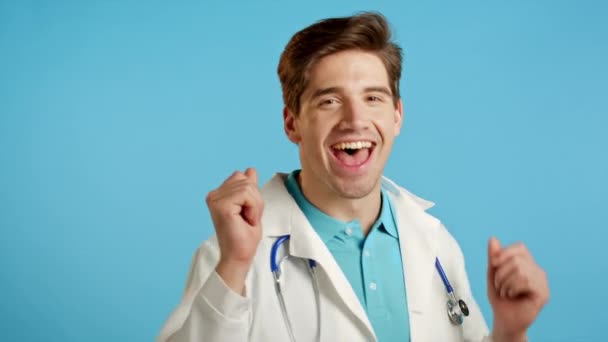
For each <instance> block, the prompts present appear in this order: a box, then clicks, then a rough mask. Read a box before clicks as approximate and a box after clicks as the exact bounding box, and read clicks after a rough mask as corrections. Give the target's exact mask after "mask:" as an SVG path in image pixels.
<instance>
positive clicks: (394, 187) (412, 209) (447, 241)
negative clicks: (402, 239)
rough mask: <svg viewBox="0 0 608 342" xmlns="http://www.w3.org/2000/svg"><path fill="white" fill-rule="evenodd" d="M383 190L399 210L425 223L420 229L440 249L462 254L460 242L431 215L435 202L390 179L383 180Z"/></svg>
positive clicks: (438, 219)
mask: <svg viewBox="0 0 608 342" xmlns="http://www.w3.org/2000/svg"><path fill="white" fill-rule="evenodd" d="M382 188H383V189H384V190H385V191H387V192H388V193H389V194H391V196H390V197H391V198H392V202H393V204H394V205H395V204H396V207H397V210H401V211H406V212H407V215H411V216H414V217H416V221H417V222H423V223H424V224H421V225H420V227H423V229H424V230H426V233H428V234H432V236H433V240H435V242H436V243H438V244H439V246H440V248H443V249H447V250H448V251H451V252H454V253H457V254H458V253H460V248H459V246H458V242H457V241H456V239H455V238H454V236H453V235H452V233H451V232H450V231H449V230H448V228H447V227H446V225H445V224H444V223H443V222H442V220H441V219H440V218H439V217H436V216H434V215H433V214H431V213H429V212H428V210H429V209H431V208H432V207H434V206H435V202H433V201H430V200H428V199H426V198H423V197H421V196H419V195H417V194H415V193H414V192H412V191H410V190H409V189H407V188H405V187H404V186H402V185H399V184H397V183H396V182H395V181H393V180H392V179H390V178H387V177H383V178H382Z"/></svg>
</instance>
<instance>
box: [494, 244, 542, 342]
mask: <svg viewBox="0 0 608 342" xmlns="http://www.w3.org/2000/svg"><path fill="white" fill-rule="evenodd" d="M488 298H489V300H490V304H491V305H492V309H493V311H494V327H493V331H492V338H493V340H494V341H495V342H501V341H510V342H511V341H513V342H515V341H526V333H527V331H528V327H529V326H530V325H531V324H532V322H534V320H535V319H536V317H537V316H538V314H539V312H540V310H541V309H542V308H543V306H544V305H545V304H546V303H547V301H548V300H549V285H548V282H547V276H546V274H545V271H543V269H542V268H540V266H538V265H537V264H536V262H535V261H534V260H533V259H532V255H531V254H530V252H529V251H528V249H527V248H526V246H524V245H523V244H521V243H518V244H514V245H511V246H508V247H505V248H502V247H501V246H500V242H499V241H498V240H497V239H495V238H492V239H491V240H490V242H489V246H488Z"/></svg>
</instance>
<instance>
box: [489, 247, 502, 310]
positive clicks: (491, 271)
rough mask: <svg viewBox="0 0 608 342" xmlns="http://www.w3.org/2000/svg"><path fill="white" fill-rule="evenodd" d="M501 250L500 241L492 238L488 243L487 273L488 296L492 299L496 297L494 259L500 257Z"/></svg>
mask: <svg viewBox="0 0 608 342" xmlns="http://www.w3.org/2000/svg"><path fill="white" fill-rule="evenodd" d="M500 250H501V247H500V241H498V239H497V238H495V237H492V238H490V241H488V273H487V277H488V279H487V285H488V294H489V295H490V298H493V297H495V296H496V294H495V289H494V274H495V270H494V267H493V266H492V259H493V258H495V257H496V256H498V254H500Z"/></svg>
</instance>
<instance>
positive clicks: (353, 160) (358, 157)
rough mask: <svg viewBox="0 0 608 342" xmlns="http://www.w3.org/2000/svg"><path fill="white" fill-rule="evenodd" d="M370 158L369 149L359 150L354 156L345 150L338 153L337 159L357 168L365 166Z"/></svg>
mask: <svg viewBox="0 0 608 342" xmlns="http://www.w3.org/2000/svg"><path fill="white" fill-rule="evenodd" d="M368 157H369V148H361V149H358V150H357V151H356V152H355V153H353V154H352V155H350V154H348V153H346V152H345V151H343V150H337V151H336V158H338V160H339V161H341V162H342V163H343V164H345V165H347V166H357V165H360V164H363V162H365V161H366V160H367V158H368Z"/></svg>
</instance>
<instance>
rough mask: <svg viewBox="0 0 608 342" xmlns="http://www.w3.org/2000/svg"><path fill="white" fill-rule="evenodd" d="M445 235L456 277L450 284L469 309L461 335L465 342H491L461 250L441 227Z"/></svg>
mask: <svg viewBox="0 0 608 342" xmlns="http://www.w3.org/2000/svg"><path fill="white" fill-rule="evenodd" d="M443 228H444V230H445V232H446V233H447V234H446V235H445V236H446V237H447V239H448V244H449V246H450V247H451V248H450V250H451V251H452V252H453V255H454V258H453V260H454V264H453V266H452V268H453V271H455V274H456V275H457V276H456V278H457V279H458V281H457V282H454V283H452V284H451V285H452V286H453V287H454V291H455V292H456V294H457V295H458V296H460V297H461V298H462V299H463V300H464V301H465V302H466V303H467V306H468V308H469V316H468V317H466V318H465V320H464V323H463V335H464V340H465V341H466V342H492V338H491V335H490V332H489V329H488V326H487V324H486V321H485V319H484V317H483V313H482V312H481V309H480V307H479V305H478V303H477V301H476V300H475V297H474V296H473V292H472V290H471V286H470V282H469V277H468V275H467V271H466V261H465V257H464V254H463V252H462V249H461V248H460V245H459V244H458V242H457V241H456V240H455V239H454V237H453V236H452V235H451V234H450V233H449V232H447V229H445V227H443Z"/></svg>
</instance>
